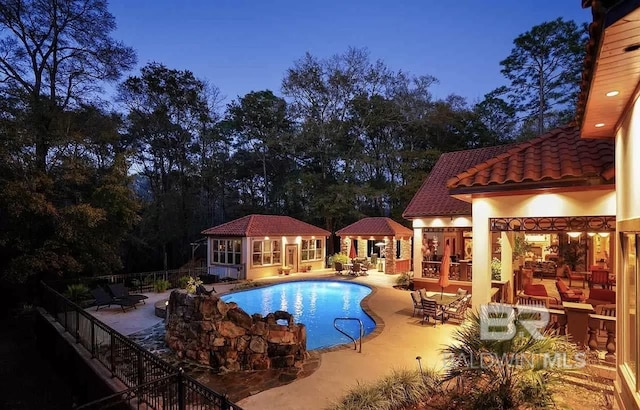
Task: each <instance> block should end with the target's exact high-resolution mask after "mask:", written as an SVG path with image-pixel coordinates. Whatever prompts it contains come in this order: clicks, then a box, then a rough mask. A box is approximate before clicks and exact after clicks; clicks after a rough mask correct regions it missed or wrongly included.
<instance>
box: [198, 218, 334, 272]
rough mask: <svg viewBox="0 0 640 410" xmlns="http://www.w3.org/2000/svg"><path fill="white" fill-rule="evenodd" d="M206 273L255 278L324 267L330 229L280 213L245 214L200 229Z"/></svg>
mask: <svg viewBox="0 0 640 410" xmlns="http://www.w3.org/2000/svg"><path fill="white" fill-rule="evenodd" d="M202 234H203V235H205V236H206V238H207V269H208V273H209V274H210V275H218V276H219V277H232V278H238V279H259V278H263V277H267V276H274V275H278V274H280V273H283V272H285V273H287V274H288V273H289V272H299V271H303V270H308V269H323V268H324V267H325V256H326V240H327V237H328V236H329V235H331V233H330V232H329V231H326V230H324V229H322V228H318V227H317V226H314V225H311V224H308V223H306V222H302V221H300V220H298V219H295V218H291V217H289V216H282V215H247V216H245V217H242V218H239V219H236V220H233V221H231V222H227V223H224V224H222V225H218V226H214V227H213V228H209V229H206V230H204V231H202Z"/></svg>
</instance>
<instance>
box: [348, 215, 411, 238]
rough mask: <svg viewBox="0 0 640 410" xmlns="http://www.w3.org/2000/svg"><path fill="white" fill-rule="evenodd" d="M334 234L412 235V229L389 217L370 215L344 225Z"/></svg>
mask: <svg viewBox="0 0 640 410" xmlns="http://www.w3.org/2000/svg"><path fill="white" fill-rule="evenodd" d="M336 235H339V236H347V235H354V236H355V235H358V236H381V235H384V236H402V237H406V236H413V231H412V230H411V229H409V228H407V227H406V226H404V225H401V224H399V223H398V222H396V221H394V220H393V219H390V218H385V217H370V218H362V219H361V220H359V221H357V222H354V223H352V224H351V225H348V226H345V227H344V228H342V229H340V230H338V231H336Z"/></svg>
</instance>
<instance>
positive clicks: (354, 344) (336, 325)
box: [333, 317, 364, 353]
mask: <svg viewBox="0 0 640 410" xmlns="http://www.w3.org/2000/svg"><path fill="white" fill-rule="evenodd" d="M339 320H357V321H358V323H359V324H360V337H359V338H358V340H359V341H360V349H358V347H357V344H356V339H354V338H353V337H352V336H351V335H349V334H348V333H346V332H345V331H343V330H342V329H340V328H339V327H338V324H337V322H338V321H339ZM333 327H335V328H336V330H337V331H338V332H340V333H342V334H343V335H345V336H347V337H348V338H349V339H351V341H352V342H353V349H354V350H358V353H362V338H363V337H364V324H363V323H362V320H360V319H358V318H357V317H337V318H335V319H333Z"/></svg>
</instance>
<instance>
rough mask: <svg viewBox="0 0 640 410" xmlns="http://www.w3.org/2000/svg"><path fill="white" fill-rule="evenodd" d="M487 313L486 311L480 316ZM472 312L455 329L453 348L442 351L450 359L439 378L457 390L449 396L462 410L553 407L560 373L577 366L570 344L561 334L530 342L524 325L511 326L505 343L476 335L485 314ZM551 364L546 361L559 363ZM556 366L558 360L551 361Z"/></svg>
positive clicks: (547, 334)
mask: <svg viewBox="0 0 640 410" xmlns="http://www.w3.org/2000/svg"><path fill="white" fill-rule="evenodd" d="M485 314H486V313H485ZM485 314H482V315H483V316H482V318H483V319H481V316H480V315H478V314H477V313H475V312H472V313H471V314H470V316H469V320H468V321H467V325H466V326H463V327H460V328H458V330H456V332H455V333H454V336H453V341H452V342H451V343H452V344H451V345H449V346H448V347H447V348H445V349H444V350H443V352H444V354H445V355H447V356H448V357H449V358H450V359H449V364H448V366H447V370H446V374H445V376H444V380H447V381H449V380H451V381H455V382H456V385H457V386H460V389H459V390H458V391H457V392H453V391H452V392H450V395H451V400H452V401H459V402H461V403H462V404H461V405H458V406H457V408H463V409H467V408H468V409H519V408H546V407H549V406H552V405H553V396H552V394H553V389H554V387H555V386H557V385H559V384H561V383H562V375H563V373H565V372H568V371H570V369H571V367H572V366H578V365H580V363H579V362H578V361H576V362H572V360H574V358H575V357H576V356H575V353H576V348H575V345H572V344H571V343H569V342H567V341H566V340H565V339H563V338H562V337H561V336H555V335H552V334H551V333H544V332H543V334H544V336H543V337H541V338H535V337H533V336H531V335H530V334H529V332H528V331H527V330H526V329H525V327H524V324H523V323H520V322H518V321H517V320H516V321H514V322H513V326H514V327H515V328H514V331H515V333H514V336H513V337H512V338H511V339H507V340H490V339H485V338H482V337H481V333H480V329H481V320H488V316H484V315H485ZM558 354H559V355H564V356H563V357H564V359H565V360H564V361H563V363H562V364H560V365H553V364H550V362H549V359H548V358H549V357H552V358H554V360H557V361H560V360H561V359H559V358H558V356H557V355H558ZM554 363H557V362H554Z"/></svg>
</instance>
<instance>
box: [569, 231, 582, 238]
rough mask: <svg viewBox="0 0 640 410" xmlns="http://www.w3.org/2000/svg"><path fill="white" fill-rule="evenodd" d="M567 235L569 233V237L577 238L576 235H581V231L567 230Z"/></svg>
mask: <svg viewBox="0 0 640 410" xmlns="http://www.w3.org/2000/svg"><path fill="white" fill-rule="evenodd" d="M567 235H569V236H570V237H571V238H577V237H578V236H580V235H582V232H567Z"/></svg>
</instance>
